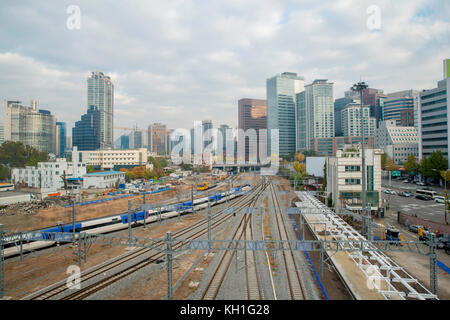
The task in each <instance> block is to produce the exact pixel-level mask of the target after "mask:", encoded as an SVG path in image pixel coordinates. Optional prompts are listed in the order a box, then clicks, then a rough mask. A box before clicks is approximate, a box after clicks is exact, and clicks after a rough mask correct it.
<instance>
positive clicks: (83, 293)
mask: <svg viewBox="0 0 450 320" xmlns="http://www.w3.org/2000/svg"><path fill="white" fill-rule="evenodd" d="M259 188H261V184H259V185H257V186H256V187H255V190H257V189H259ZM251 201H252V196H251V195H246V196H244V197H242V198H240V199H237V201H236V202H235V203H234V206H238V207H244V206H246V205H247V204H248V203H250V202H251ZM223 211H224V210H221V211H219V212H218V213H216V214H214V215H213V216H212V217H211V219H212V221H211V228H212V229H215V228H217V227H218V226H219V225H221V224H223V223H224V222H226V221H228V220H229V219H230V218H231V216H230V215H221V213H222V212H223ZM206 226H207V219H206V218H205V219H202V220H200V221H198V222H196V223H194V224H192V225H189V226H187V227H186V228H183V229H182V230H179V231H177V232H174V233H173V236H174V237H180V236H183V235H186V234H188V233H189V232H192V231H193V230H195V229H197V228H202V229H200V230H199V231H197V232H195V233H194V234H192V235H190V236H189V237H188V239H196V238H199V237H201V236H202V235H204V234H206V233H207V228H206ZM156 244H157V245H158V246H162V245H163V244H164V242H163V241H160V242H159V243H156ZM179 246H180V244H175V246H174V247H173V249H177V248H179ZM151 250H153V249H146V248H143V249H138V250H137V251H134V252H132V253H130V254H127V255H124V256H122V257H120V258H118V259H115V260H114V261H111V262H109V263H108V262H107V263H105V264H102V265H101V266H100V267H98V268H94V269H93V270H88V271H87V272H85V273H83V274H82V275H81V278H80V284H81V285H82V284H84V283H86V282H87V281H89V280H91V279H94V278H95V277H98V276H100V275H101V274H106V273H108V272H113V269H114V268H116V267H119V266H121V265H124V264H125V263H127V262H131V261H132V260H134V259H137V258H139V257H142V256H143V255H145V254H147V253H149V252H150V251H151ZM163 257H164V253H162V252H157V253H154V254H152V255H150V257H148V258H146V259H145V260H144V261H140V262H137V263H132V264H131V265H130V266H128V267H126V268H124V269H123V270H121V271H118V272H115V273H113V274H112V275H109V276H107V277H105V278H104V279H102V280H99V281H96V282H94V283H92V284H90V285H86V286H83V285H82V289H80V290H77V291H76V292H73V293H71V294H69V295H67V296H65V297H63V298H62V299H84V298H86V297H88V296H90V295H92V294H93V293H95V292H97V291H99V290H101V289H103V288H106V287H107V286H109V285H111V284H113V283H115V282H117V281H118V280H120V279H123V278H125V277H126V276H128V275H130V274H132V273H134V272H136V271H138V270H139V269H142V268H144V267H145V266H147V265H149V264H151V263H155V262H158V261H159V260H161V259H162V258H163ZM67 290H69V289H68V288H67V285H66V283H61V284H60V285H58V286H56V287H52V288H50V289H48V290H44V291H43V292H41V293H39V294H38V295H34V296H32V298H31V299H33V300H48V299H51V298H53V297H55V296H57V295H60V294H62V293H64V292H65V291H67Z"/></svg>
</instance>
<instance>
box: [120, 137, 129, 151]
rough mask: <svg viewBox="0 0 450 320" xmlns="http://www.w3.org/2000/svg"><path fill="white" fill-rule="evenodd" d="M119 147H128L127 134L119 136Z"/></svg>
mask: <svg viewBox="0 0 450 320" xmlns="http://www.w3.org/2000/svg"><path fill="white" fill-rule="evenodd" d="M120 149H130V137H129V136H127V135H124V134H123V135H121V136H120Z"/></svg>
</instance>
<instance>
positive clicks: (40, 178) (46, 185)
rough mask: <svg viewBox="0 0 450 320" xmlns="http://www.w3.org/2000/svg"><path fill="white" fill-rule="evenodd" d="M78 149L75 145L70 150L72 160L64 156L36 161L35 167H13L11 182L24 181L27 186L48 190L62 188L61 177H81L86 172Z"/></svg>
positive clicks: (62, 181)
mask: <svg viewBox="0 0 450 320" xmlns="http://www.w3.org/2000/svg"><path fill="white" fill-rule="evenodd" d="M79 153H80V152H79V151H78V150H77V148H76V147H75V148H74V150H73V152H72V159H73V161H72V162H67V161H66V159H65V158H57V159H56V161H55V162H38V165H37V168H35V167H26V168H13V169H12V170H11V179H12V181H13V183H25V184H27V185H28V186H29V187H33V188H41V189H48V190H57V189H63V188H64V180H63V177H64V175H65V177H66V179H70V178H81V177H83V175H85V174H86V164H85V163H82V162H79V161H78V160H79Z"/></svg>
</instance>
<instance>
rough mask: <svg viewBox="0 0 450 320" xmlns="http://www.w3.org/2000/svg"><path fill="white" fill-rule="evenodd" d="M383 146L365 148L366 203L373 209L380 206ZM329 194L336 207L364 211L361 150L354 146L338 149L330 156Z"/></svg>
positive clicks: (328, 162)
mask: <svg viewBox="0 0 450 320" xmlns="http://www.w3.org/2000/svg"><path fill="white" fill-rule="evenodd" d="M382 154H383V151H382V150H380V149H365V163H366V176H367V179H366V186H367V189H366V190H367V191H366V203H367V205H369V204H370V205H371V211H376V210H378V209H379V208H381V155H382ZM326 164H327V193H328V194H329V196H331V199H332V201H333V206H335V208H337V209H340V208H346V209H349V210H361V193H362V170H361V164H362V159H361V149H360V147H359V146H356V147H355V146H352V147H350V148H347V149H346V150H345V151H343V150H337V152H336V156H334V157H327V160H326Z"/></svg>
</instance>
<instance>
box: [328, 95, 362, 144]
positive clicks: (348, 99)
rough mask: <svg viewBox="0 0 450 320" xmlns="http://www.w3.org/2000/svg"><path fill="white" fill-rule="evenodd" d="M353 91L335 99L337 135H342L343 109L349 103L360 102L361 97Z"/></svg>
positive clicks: (335, 133)
mask: <svg viewBox="0 0 450 320" xmlns="http://www.w3.org/2000/svg"><path fill="white" fill-rule="evenodd" d="M351 93H354V92H353V91H346V92H345V97H343V98H339V99H336V100H334V135H335V136H336V137H342V135H343V133H342V129H341V111H342V109H344V108H345V106H347V105H348V104H349V103H360V98H359V97H358V96H357V95H355V94H351Z"/></svg>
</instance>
